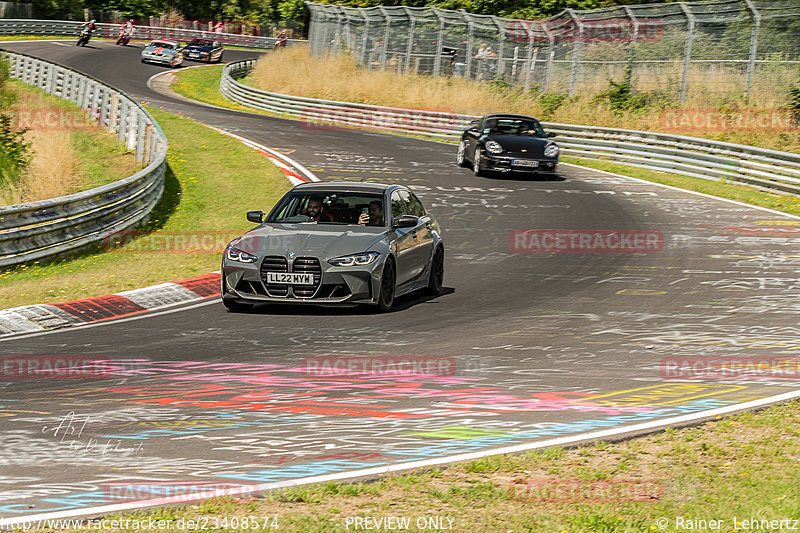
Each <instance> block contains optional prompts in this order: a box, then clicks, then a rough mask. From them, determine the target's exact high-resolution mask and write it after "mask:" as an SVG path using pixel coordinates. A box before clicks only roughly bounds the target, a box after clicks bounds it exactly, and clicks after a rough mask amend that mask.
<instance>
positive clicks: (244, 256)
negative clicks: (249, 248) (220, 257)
mask: <svg viewBox="0 0 800 533" xmlns="http://www.w3.org/2000/svg"><path fill="white" fill-rule="evenodd" d="M225 257H227V258H228V259H230V260H231V261H238V262H240V263H255V262H256V261H257V260H258V257H256V256H254V255H253V254H248V253H247V252H243V251H242V250H240V249H238V248H234V247H232V246H231V247H230V248H227V249H226V250H225Z"/></svg>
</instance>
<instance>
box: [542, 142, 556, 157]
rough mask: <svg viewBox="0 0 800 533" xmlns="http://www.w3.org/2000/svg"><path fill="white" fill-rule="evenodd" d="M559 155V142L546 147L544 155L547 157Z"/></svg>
mask: <svg viewBox="0 0 800 533" xmlns="http://www.w3.org/2000/svg"><path fill="white" fill-rule="evenodd" d="M557 155H558V145H557V144H548V145H547V146H545V147H544V156H545V157H555V156H557Z"/></svg>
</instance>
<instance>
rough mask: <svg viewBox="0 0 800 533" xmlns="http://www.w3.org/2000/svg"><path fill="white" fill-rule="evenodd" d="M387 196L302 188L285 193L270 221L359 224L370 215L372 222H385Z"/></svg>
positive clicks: (271, 214) (370, 223) (268, 218)
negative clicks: (365, 216)
mask: <svg viewBox="0 0 800 533" xmlns="http://www.w3.org/2000/svg"><path fill="white" fill-rule="evenodd" d="M383 213H384V209H383V196H382V195H380V194H374V193H366V192H347V191H314V192H310V191H298V192H294V193H289V194H287V195H286V196H284V197H283V198H282V199H281V201H280V202H279V203H278V205H277V206H275V208H274V209H273V210H272V212H271V213H270V215H269V217H267V220H266V222H268V223H269V222H272V223H278V224H287V223H289V224H297V223H306V222H307V223H318V224H359V217H360V216H361V215H362V214H363V215H367V216H368V217H369V219H370V221H369V223H368V225H371V226H384V225H385V224H386V220H385V217H384V214H383Z"/></svg>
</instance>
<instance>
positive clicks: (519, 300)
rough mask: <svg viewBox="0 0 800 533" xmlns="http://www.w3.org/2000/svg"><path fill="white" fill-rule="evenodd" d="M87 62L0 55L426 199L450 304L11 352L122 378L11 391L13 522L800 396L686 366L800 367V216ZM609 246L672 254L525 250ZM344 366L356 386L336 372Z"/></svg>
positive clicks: (173, 328)
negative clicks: (257, 107) (655, 238)
mask: <svg viewBox="0 0 800 533" xmlns="http://www.w3.org/2000/svg"><path fill="white" fill-rule="evenodd" d="M90 45H91V48H90V47H87V48H86V49H78V48H76V47H75V46H74V43H72V42H60V43H52V42H27V43H16V44H9V43H0V46H2V47H3V48H6V49H9V50H13V51H19V52H24V53H28V54H31V55H34V56H37V57H41V58H44V59H48V60H50V61H55V62H58V63H61V64H64V65H67V66H70V67H73V68H76V69H78V70H81V71H83V72H86V73H88V74H90V75H93V76H95V77H97V78H99V79H101V80H103V81H106V82H107V83H109V84H111V85H113V86H115V87H118V88H120V89H122V90H123V91H125V92H127V93H128V94H130V95H132V96H134V97H136V98H139V99H141V100H145V101H147V102H149V103H150V104H151V105H153V106H163V107H164V108H166V109H169V110H172V111H175V112H181V113H184V114H186V115H188V116H191V117H193V118H195V119H197V120H200V121H203V122H205V123H207V124H211V125H214V126H217V127H220V128H224V129H227V130H229V131H232V132H234V133H236V134H238V135H241V136H243V137H246V138H248V139H251V140H253V141H256V142H258V143H261V144H264V145H266V146H268V147H270V148H274V149H276V150H279V151H281V152H283V153H285V154H288V155H290V156H291V157H292V158H294V159H296V160H297V161H299V162H300V163H302V164H303V165H305V166H306V167H308V168H309V169H311V170H312V171H314V172H315V173H316V174H317V175H318V176H319V177H320V178H322V179H324V180H329V179H336V178H338V179H341V178H344V179H361V178H370V179H376V180H381V181H385V182H399V183H405V184H408V185H411V186H413V187H414V189H415V191H416V192H417V193H418V195H419V196H420V198H421V199H422V201H423V203H425V205H426V207H427V208H428V209H429V210H430V211H431V212H432V213H433V214H434V215H435V216H436V217H437V218H438V219H439V221H440V223H441V225H442V228H443V232H444V239H445V246H446V270H445V291H444V293H443V294H442V295H441V296H439V297H437V298H424V297H405V298H402V299H400V300H399V301H398V302H397V308H396V309H395V310H394V311H393V312H391V313H389V314H385V315H378V314H372V313H371V312H370V311H369V310H363V309H344V310H334V309H325V308H315V307H276V308H268V309H263V310H260V311H258V312H256V313H253V314H230V313H227V312H226V311H225V309H224V307H223V306H222V304H221V303H220V302H218V301H217V300H212V301H210V302H208V304H207V305H192V306H184V307H182V308H176V309H172V310H170V311H169V312H161V313H154V314H152V315H143V316H141V317H137V318H136V319H121V320H116V321H111V322H106V323H102V324H98V325H94V326H91V327H81V328H73V329H64V330H57V331H53V332H48V333H44V334H36V335H23V336H17V337H11V338H6V339H2V340H0V348H2V351H1V352H0V353H1V354H2V356H4V357H10V356H25V355H51V356H57V357H63V358H70V357H72V358H81V357H90V358H101V359H109V360H111V361H112V362H113V365H112V367H111V371H109V372H107V373H105V374H103V375H100V376H94V379H89V378H85V379H64V380H52V379H49V380H41V381H32V380H5V381H3V382H1V383H0V386H2V389H0V420H2V422H1V424H2V425H1V426H0V427H2V432H1V433H0V465H2V467H0V468H1V469H0V476H2V477H0V479H1V480H2V483H3V484H2V488H0V516H2V517H3V518H9V517H11V518H13V517H21V516H34V515H39V514H43V513H51V512H59V513H61V514H64V513H69V512H81V513H82V512H84V510H86V511H85V512H90V511H88V509H94V510H93V511H91V512H96V511H97V509H96V508H98V507H102V506H105V505H109V504H119V503H130V502H133V501H134V500H137V499H138V500H147V499H150V498H158V497H160V496H161V494H156V493H151V494H147V493H144V494H143V491H132V492H124V493H123V491H119V490H118V489H119V487H120V486H130V485H131V484H137V483H138V484H141V485H142V486H148V487H152V486H153V485H154V484H156V483H161V484H164V485H169V484H173V485H177V484H180V483H186V484H200V483H203V482H208V484H209V486H215V487H223V486H230V485H248V486H255V485H259V486H262V488H263V486H267V484H273V485H269V486H280V485H281V484H283V485H286V484H294V483H298V482H303V481H306V480H308V479H312V478H313V479H323V478H321V476H328V478H331V479H346V478H348V477H353V476H365V475H373V476H374V475H376V474H377V473H379V472H382V471H386V470H387V469H388V470H391V469H401V468H408V467H413V466H419V465H422V464H429V463H430V462H432V461H437V460H438V461H448V460H452V459H453V458H465V457H469V456H468V455H465V454H482V453H487V452H490V451H492V450H501V449H504V450H505V449H512V450H514V449H522V448H525V447H528V448H530V447H534V446H542V445H544V444H547V443H559V444H568V443H570V442H579V441H582V440H585V439H588V438H591V437H593V436H598V435H601V434H598V433H596V432H601V431H602V432H606V433H603V434H602V435H603V436H604V438H605V439H607V440H608V439H609V438H613V436H614V435H624V434H632V433H642V432H644V431H648V430H652V429H653V428H656V427H661V426H663V425H665V424H667V423H671V424H678V423H687V422H690V421H691V420H698V419H704V418H709V417H711V416H715V415H716V414H717V413H723V412H726V411H732V410H735V409H740V408H742V407H743V406H745V407H746V406H748V405H755V404H757V403H758V401H759V400H762V399H764V398H772V397H775V396H778V395H785V397H790V396H794V395H800V391H798V389H800V386H798V385H799V384H798V381H797V373H796V372H793V373H789V375H786V376H784V375H780V374H778V375H745V376H743V375H741V374H738V373H730V374H726V373H724V372H704V371H699V372H697V371H696V372H687V371H686V363H687V361H688V362H695V363H696V362H700V363H701V364H700V365H699V366H698V365H693V368H695V369H697V368H701V369H702V368H705V367H704V366H703V365H704V364H705V363H707V362H708V360H709V358H720V357H724V358H725V360H726V361H738V362H741V361H745V362H746V361H752V360H753V359H757V360H765V359H770V360H774V359H775V358H789V357H796V356H797V355H800V352H798V350H800V335H799V334H798V331H799V329H798V319H797V312H798V310H800V282H798V276H797V272H798V271H800V254H798V250H799V249H800V248H798V242H800V239H798V230H799V229H800V220H798V219H797V218H796V217H791V216H789V215H783V214H779V213H776V212H771V211H767V210H763V209H757V208H753V207H748V206H745V205H741V204H736V203H732V202H726V201H722V200H718V199H713V198H709V197H704V196H702V195H696V194H691V193H688V192H684V191H679V190H676V189H671V188H666V187H661V186H657V185H654V184H649V183H645V182H641V181H637V180H633V179H628V178H624V177H620V176H613V175H609V174H604V173H599V172H596V171H592V170H588V169H581V168H578V167H571V166H565V165H562V168H561V178H562V179H559V180H535V179H534V180H527V179H513V178H512V179H509V178H508V177H504V176H494V177H485V178H476V177H474V176H473V175H472V173H471V172H470V171H469V170H467V169H461V168H458V167H456V166H455V164H454V157H455V146H452V145H445V144H441V143H435V142H426V141H421V140H416V139H408V138H402V137H398V136H391V135H384V134H379V133H367V132H362V131H352V130H342V129H319V128H316V129H315V128H312V127H309V126H306V125H304V124H303V123H301V122H297V121H291V120H284V119H278V118H270V117H264V116H256V115H250V114H245V113H239V112H234V111H224V110H218V109H214V108H210V107H207V106H198V105H194V104H190V103H187V102H184V101H178V100H174V99H172V98H170V97H168V96H164V95H161V94H157V93H154V92H153V91H151V90H150V89H149V88H148V87H147V85H146V81H147V79H148V78H149V77H150V76H152V75H153V74H155V73H158V72H162V71H163V70H164V67H159V66H153V65H142V64H140V63H139V53H140V51H141V46H142V45H141V44H136V45H135V46H130V47H128V48H122V47H116V46H114V45H113V43H108V42H98V41H92V43H90ZM255 54H256V53H255V52H244V51H234V50H226V52H225V59H226V60H227V61H235V60H238V59H243V58H246V57H252V56H254V55H255ZM556 140H557V139H556ZM223 207H224V208H225V209H234V210H237V211H240V212H241V213H242V217H244V213H245V211H247V210H251V209H262V210H264V211H267V210H268V208H269V207H271V206H269V205H263V204H259V201H258V191H253V202H252V203H251V204H249V205H240V206H223ZM598 229H602V230H617V231H622V232H624V231H628V230H629V231H631V232H633V233H632V235H633V234H635V233H636V232H644V233H641V234H642V235H645V236H647V235H658V234H659V233H658V232H660V235H663V248H662V247H661V245H659V246H654V247H651V248H650V249H647V250H645V252H643V253H614V250H611V251H605V252H599V253H534V252H533V251H532V250H531V249H530V247H531V246H532V241H531V240H529V239H527V238H526V239H521V240H520V239H519V238H517V237H512V238H511V240H510V238H509V235H510V234H511V232H513V231H516V230H598ZM561 233H564V232H563V231H562V232H561ZM565 234H566V233H565ZM526 235H534V234H532V233H529V234H526ZM538 235H541V236H543V235H544V234H538ZM566 235H570V234H566ZM573 235H576V233H573ZM551 237H552V235H551ZM565 239H566V240H569V237H568V236H567V237H565ZM644 242H649V241H644ZM165 281H168V280H165ZM356 356H357V357H356ZM342 361H345V362H346V364H349V365H351V366H350V367H349V368H350V370H349V371H348V370H346V371H341V372H331V371H329V370H330V367H331V366H333V365H336V364H337V362H339V363H341V362H342ZM398 361H406V362H410V364H409V365H407V366H402V365H397V364H396V363H397V362H398ZM354 362H355V363H354ZM676 368H677V370H676ZM326 369H328V370H326ZM365 369H367V370H366V371H365ZM398 370H401V371H398ZM746 402H755V403H753V404H746ZM763 403H767V401H764V402H763ZM675 417H682V418H675ZM514 447H516V448H514ZM145 492H146V491H145Z"/></svg>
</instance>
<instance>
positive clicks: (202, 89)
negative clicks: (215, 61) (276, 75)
mask: <svg viewBox="0 0 800 533" xmlns="http://www.w3.org/2000/svg"><path fill="white" fill-rule="evenodd" d="M223 67H224V65H209V66H205V67H203V68H192V69H186V70H179V71H176V72H175V76H176V78H177V80H176V81H175V82H173V83H172V85H171V88H172V90H173V91H175V92H176V93H178V94H180V95H182V96H185V97H187V98H191V99H193V100H198V101H200V102H205V103H207V104H213V105H217V106H220V107H227V108H228V109H237V110H239V111H250V112H252V113H259V114H265V115H266V114H269V113H267V112H265V111H261V110H259V109H253V108H250V107H245V106H242V105H239V104H236V103H234V102H231V101H230V100H228V99H226V98H225V97H224V96H222V94H221V93H220V92H219V80H220V77H221V76H222V69H223Z"/></svg>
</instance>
